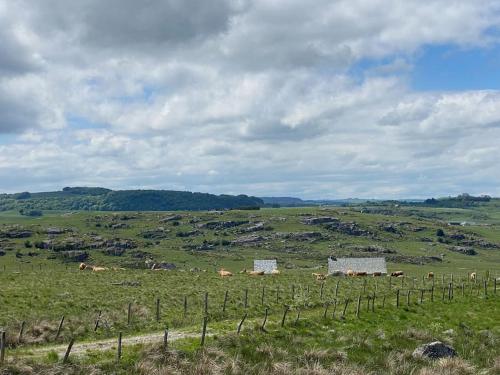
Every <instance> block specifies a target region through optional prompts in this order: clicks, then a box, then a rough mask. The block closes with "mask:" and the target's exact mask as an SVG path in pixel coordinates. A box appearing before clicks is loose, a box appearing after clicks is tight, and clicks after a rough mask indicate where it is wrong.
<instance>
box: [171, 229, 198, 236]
mask: <svg viewBox="0 0 500 375" xmlns="http://www.w3.org/2000/svg"><path fill="white" fill-rule="evenodd" d="M200 234H202V232H200V231H199V230H192V231H189V232H177V233H176V234H175V235H176V236H177V237H192V236H198V235H200Z"/></svg>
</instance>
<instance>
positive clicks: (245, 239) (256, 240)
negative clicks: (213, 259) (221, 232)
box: [231, 234, 265, 246]
mask: <svg viewBox="0 0 500 375" xmlns="http://www.w3.org/2000/svg"><path fill="white" fill-rule="evenodd" d="M264 240H265V238H264V237H262V236H259V235H257V234H250V235H248V236H241V237H238V238H236V239H235V240H233V241H231V245H235V246H238V245H241V246H250V245H257V244H260V243H261V242H263V241H264Z"/></svg>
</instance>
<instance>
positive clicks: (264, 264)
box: [253, 259, 278, 274]
mask: <svg viewBox="0 0 500 375" xmlns="http://www.w3.org/2000/svg"><path fill="white" fill-rule="evenodd" d="M277 269H278V264H277V263H276V259H269V260H254V261H253V270H254V271H256V272H261V271H264V273H265V274H269V273H272V272H273V271H274V270H277Z"/></svg>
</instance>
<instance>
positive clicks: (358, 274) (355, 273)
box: [354, 272, 367, 276]
mask: <svg viewBox="0 0 500 375" xmlns="http://www.w3.org/2000/svg"><path fill="white" fill-rule="evenodd" d="M366 275H367V273H366V272H354V276H366Z"/></svg>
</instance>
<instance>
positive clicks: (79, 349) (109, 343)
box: [18, 331, 209, 357]
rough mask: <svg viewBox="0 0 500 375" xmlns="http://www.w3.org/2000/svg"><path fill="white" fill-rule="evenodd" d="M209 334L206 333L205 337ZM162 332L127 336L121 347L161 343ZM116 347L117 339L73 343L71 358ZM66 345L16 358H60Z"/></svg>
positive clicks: (178, 335) (175, 335)
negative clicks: (52, 354) (51, 355)
mask: <svg viewBox="0 0 500 375" xmlns="http://www.w3.org/2000/svg"><path fill="white" fill-rule="evenodd" d="M208 335H209V334H208V333H207V336H208ZM163 336H164V332H155V333H149V334H144V335H138V336H129V337H123V338H122V346H124V347H126V346H132V345H137V344H155V343H160V342H163ZM193 337H200V334H199V333H190V332H181V331H178V332H175V331H173V332H169V333H168V341H169V342H171V341H176V340H180V339H184V338H193ZM117 346H118V339H117V338H114V339H106V340H98V341H89V342H80V343H79V342H78V341H75V343H74V344H73V348H72V350H71V356H81V355H84V354H86V353H87V351H101V350H111V349H115V348H116V347H117ZM67 347H68V344H63V345H51V346H44V347H40V348H33V349H30V350H29V351H28V352H27V353H23V354H19V355H18V357H41V356H44V355H47V354H48V353H49V352H55V353H57V355H58V356H60V357H62V356H64V354H65V353H66V349H67Z"/></svg>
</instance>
